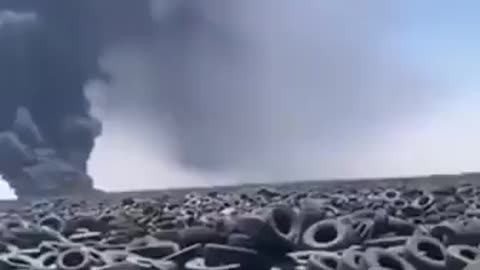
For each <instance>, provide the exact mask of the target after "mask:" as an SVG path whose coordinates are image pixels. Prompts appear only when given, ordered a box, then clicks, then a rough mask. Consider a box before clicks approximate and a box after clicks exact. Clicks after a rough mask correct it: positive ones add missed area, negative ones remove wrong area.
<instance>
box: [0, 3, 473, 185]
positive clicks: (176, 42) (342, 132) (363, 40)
mask: <svg viewBox="0 0 480 270" xmlns="http://www.w3.org/2000/svg"><path fill="white" fill-rule="evenodd" d="M11 3H13V2H11ZM11 3H10V4H11ZM33 3H37V2H31V3H30V5H33V6H36V5H37V4H33ZM49 3H50V5H51V6H50V7H52V6H53V3H54V0H52V1H49ZM84 3H89V4H85V6H84V8H83V9H79V7H77V10H82V12H79V14H77V15H76V17H75V18H77V19H76V20H74V21H75V22H77V23H78V25H79V26H78V28H75V31H71V32H72V33H70V34H69V35H72V34H78V33H83V34H84V35H80V36H81V37H82V38H83V39H85V40H87V41H88V42H86V44H84V43H83V42H81V43H82V47H79V48H77V50H76V52H75V53H74V52H73V50H72V54H73V55H75V59H77V58H78V59H83V58H82V57H83V56H85V55H87V56H88V57H86V59H90V58H94V59H96V60H97V61H98V64H99V66H100V67H101V69H103V70H104V71H105V73H106V74H108V76H106V77H108V78H109V79H108V80H106V81H100V80H95V79H94V78H93V79H92V76H90V78H91V80H90V81H89V82H88V83H87V82H86V80H85V81H84V90H85V96H86V98H88V100H89V101H90V103H91V104H89V106H87V107H82V108H83V109H84V110H87V111H89V112H91V114H92V115H94V116H96V117H97V118H99V119H100V120H101V122H102V124H103V132H102V135H101V136H100V137H98V138H97V139H96V145H95V148H93V152H92V154H91V156H90V159H89V166H88V169H89V172H90V174H91V175H92V176H93V178H94V179H95V185H96V186H98V187H100V188H104V189H106V190H131V189H147V188H164V187H173V186H189V185H212V184H230V183H241V182H254V181H280V180H282V181H283V180H292V179H318V178H332V177H335V178H337V177H370V176H396V175H413V174H429V173H456V172H460V171H466V170H474V169H478V166H476V165H475V163H474V162H472V160H474V159H472V158H471V155H463V156H462V158H460V159H458V158H455V157H452V156H449V155H445V154H443V153H445V152H449V151H450V153H460V152H462V153H465V152H469V150H470V148H471V147H472V143H475V141H476V140H475V139H474V138H475V137H476V136H478V135H480V130H478V129H472V130H471V132H470V133H469V134H468V136H467V135H465V133H461V132H453V130H459V129H461V128H462V127H464V126H463V125H467V126H468V125H469V123H470V121H473V119H474V118H475V116H477V117H478V115H479V113H478V112H477V111H474V110H473V109H471V108H473V107H474V104H472V103H469V102H465V100H467V101H468V100H471V99H472V98H476V96H475V94H472V95H473V97H472V96H468V97H467V98H466V97H461V98H460V97H457V94H455V93H454V91H453V90H452V89H455V88H457V87H459V85H458V84H457V85H455V84H453V85H451V84H449V83H450V82H451V81H448V80H447V79H446V78H442V77H441V76H438V74H433V73H432V72H430V71H431V70H430V67H428V68H424V67H422V66H421V65H419V64H418V63H417V62H415V61H412V58H411V57H407V55H406V54H405V50H404V48H403V47H404V45H405V44H403V43H402V42H403V40H402V39H401V38H399V37H398V36H400V35H401V33H402V31H403V30H404V29H403V27H405V25H408V21H409V20H410V19H411V18H410V14H411V13H412V10H415V9H417V8H418V7H417V6H416V5H415V3H414V1H405V2H402V4H398V3H395V4H394V3H393V2H389V1H376V0H368V1H362V3H361V4H360V3H356V2H355V1H346V0H345V1H318V0H304V1H288V0H263V1H256V0H242V1H211V0H195V1H187V0H165V1H155V0H154V1H151V2H150V1H134V0H131V1H129V0H122V1H119V0H118V1H97V2H92V3H90V2H89V1H85V2H84ZM38 6H42V5H41V4H40V5H38ZM47 6H48V5H47ZM428 8H429V7H427V10H428ZM50 9H51V8H50ZM50 9H48V8H47V10H50ZM419 9H420V10H421V8H419ZM40 10H42V9H41V8H40ZM54 10H57V12H58V14H64V16H63V17H62V16H60V17H58V16H57V19H56V20H55V22H54V23H58V24H60V25H62V22H61V21H62V20H65V19H68V18H69V19H70V20H73V19H71V18H70V17H71V16H69V14H72V9H68V8H67V7H62V6H58V8H56V9H54ZM446 10H448V9H446ZM471 10H473V9H471ZM74 13H75V12H74ZM39 14H42V12H39ZM55 14H56V13H55ZM82 16H83V17H82ZM127 21H128V23H127ZM54 23H53V22H52V24H54ZM0 24H1V23H0ZM63 24H65V23H63ZM60 32H61V33H60ZM65 32H66V31H64V30H62V31H53V32H52V33H54V34H55V33H56V34H58V35H59V37H63V38H65V37H66V36H67V37H68V36H69V35H67V33H65ZM67 32H68V31H67ZM404 39H405V38H404ZM406 39H407V40H408V37H407V38H406ZM87 70H88V71H89V74H90V73H91V74H93V75H95V74H96V75H98V74H97V73H96V72H97V70H96V69H95V68H94V67H93V65H92V66H89V67H88V68H87ZM455 98H458V99H457V100H461V101H458V103H449V102H450V101H451V100H452V99H455ZM76 100H82V98H77V99H76ZM446 104H448V107H446V106H445V105H446ZM459 108H461V109H459ZM33 116H34V118H35V115H33ZM459 119H461V121H459ZM445 121H447V122H445ZM470 126H471V125H470ZM449 128H450V131H451V132H445V130H446V129H449ZM54 135H55V134H53V135H52V136H54ZM432 138H435V139H432ZM475 146H478V144H475ZM479 150H480V149H479Z"/></svg>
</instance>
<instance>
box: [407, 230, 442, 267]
mask: <svg viewBox="0 0 480 270" xmlns="http://www.w3.org/2000/svg"><path fill="white" fill-rule="evenodd" d="M405 258H406V259H407V260H408V261H409V262H410V263H411V264H412V265H413V266H414V267H416V268H417V269H422V270H445V269H447V268H446V265H447V262H446V250H445V247H444V246H443V245H442V243H441V242H440V241H438V240H437V239H435V238H431V237H426V236H415V237H411V238H410V239H409V240H408V241H407V244H406V245H405Z"/></svg>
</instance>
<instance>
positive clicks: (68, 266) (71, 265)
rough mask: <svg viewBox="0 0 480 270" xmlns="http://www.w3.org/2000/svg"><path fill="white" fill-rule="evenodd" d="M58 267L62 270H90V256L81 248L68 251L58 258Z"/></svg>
mask: <svg viewBox="0 0 480 270" xmlns="http://www.w3.org/2000/svg"><path fill="white" fill-rule="evenodd" d="M57 266H58V268H59V269H60V270H88V269H90V258H89V254H88V252H87V251H86V250H85V249H81V248H71V249H67V250H66V251H64V252H62V253H60V255H59V256H58V258H57Z"/></svg>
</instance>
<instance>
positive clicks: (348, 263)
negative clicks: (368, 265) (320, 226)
mask: <svg viewBox="0 0 480 270" xmlns="http://www.w3.org/2000/svg"><path fill="white" fill-rule="evenodd" d="M363 256H364V253H363V252H361V251H359V250H355V249H347V250H346V251H345V252H343V254H342V257H341V260H340V264H339V267H338V270H361V263H362V260H363Z"/></svg>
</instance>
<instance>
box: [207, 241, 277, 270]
mask: <svg viewBox="0 0 480 270" xmlns="http://www.w3.org/2000/svg"><path fill="white" fill-rule="evenodd" d="M203 253H204V258H205V265H207V266H221V265H229V264H240V265H241V266H242V269H258V270H262V269H265V270H267V269H270V265H268V264H267V263H266V261H265V260H263V258H262V257H261V256H260V255H259V254H258V253H257V251H255V250H252V249H247V248H240V247H232V246H227V245H219V244H207V245H205V247H204V250H203Z"/></svg>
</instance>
